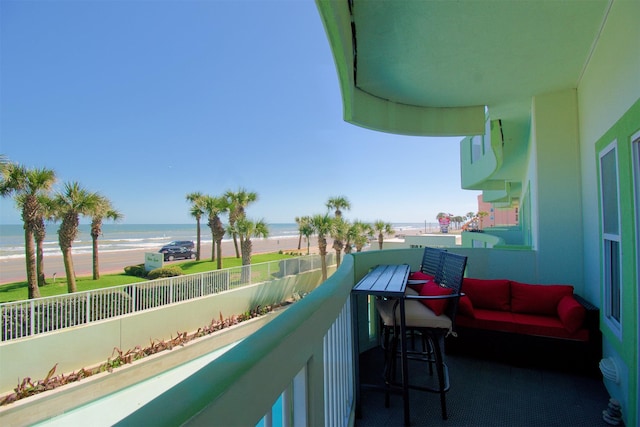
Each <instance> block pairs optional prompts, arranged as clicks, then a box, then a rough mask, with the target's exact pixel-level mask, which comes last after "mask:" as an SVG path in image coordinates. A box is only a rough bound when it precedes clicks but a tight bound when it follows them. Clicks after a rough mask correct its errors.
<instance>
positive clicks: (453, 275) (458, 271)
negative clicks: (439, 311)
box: [435, 252, 467, 322]
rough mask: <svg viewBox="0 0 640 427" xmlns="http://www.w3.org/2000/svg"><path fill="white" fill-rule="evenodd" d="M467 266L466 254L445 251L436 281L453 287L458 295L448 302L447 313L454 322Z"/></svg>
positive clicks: (441, 284)
mask: <svg viewBox="0 0 640 427" xmlns="http://www.w3.org/2000/svg"><path fill="white" fill-rule="evenodd" d="M466 267H467V257H466V256H463V255H458V254H454V253H451V252H443V254H442V260H441V263H440V268H439V269H438V272H437V274H436V278H435V281H436V282H437V283H438V284H439V285H440V286H444V287H447V288H450V289H452V290H453V293H454V294H456V295H457V296H456V297H454V298H451V299H450V300H449V304H447V310H446V314H447V316H449V318H450V319H451V321H452V322H454V321H455V317H456V313H457V312H458V300H459V299H460V292H462V281H463V280H462V279H463V278H464V270H465V268H466Z"/></svg>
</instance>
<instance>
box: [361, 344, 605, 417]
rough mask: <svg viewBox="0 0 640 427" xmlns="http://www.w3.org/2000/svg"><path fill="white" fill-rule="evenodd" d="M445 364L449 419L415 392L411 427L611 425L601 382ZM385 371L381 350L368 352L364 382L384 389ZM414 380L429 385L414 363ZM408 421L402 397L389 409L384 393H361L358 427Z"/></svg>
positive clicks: (435, 402) (431, 399) (467, 362)
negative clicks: (606, 420)
mask: <svg viewBox="0 0 640 427" xmlns="http://www.w3.org/2000/svg"><path fill="white" fill-rule="evenodd" d="M446 361H447V365H448V366H449V377H450V383H451V389H450V390H449V392H448V393H447V408H448V415H449V419H448V420H446V421H444V420H443V419H442V417H441V412H440V397H439V396H438V395H437V394H435V393H428V392H423V391H418V390H410V393H409V396H410V410H411V425H412V426H443V427H444V426H446V427H456V426H509V427H511V426H519V427H529V426H532V427H533V426H536V427H538V426H539V427H552V426H559V427H570V426H576V427H578V426H580V427H585V426H603V427H604V426H609V424H607V423H605V422H604V421H603V419H602V411H603V410H604V409H606V407H607V404H608V402H609V394H608V393H607V391H606V389H605V387H604V384H603V383H602V379H601V378H593V377H587V376H581V375H576V374H570V373H565V372H559V371H553V370H542V369H532V368H525V367H515V366H512V365H508V364H503V363H497V362H493V361H488V360H481V359H474V358H468V357H463V356H458V355H447V356H446ZM382 367H383V355H382V350H381V349H380V348H375V349H373V350H369V351H368V352H365V353H363V354H362V356H361V363H360V372H361V378H362V381H363V383H369V384H371V383H373V384H382ZM409 375H410V378H411V380H410V382H411V383H415V384H423V383H424V382H425V381H429V380H430V379H429V374H428V369H427V365H426V364H425V363H424V362H416V361H410V365H409ZM434 378H435V374H434ZM403 422H404V420H403V409H402V396H401V395H398V394H392V395H391V404H390V407H389V408H385V406H384V393H383V392H380V391H378V390H370V389H364V390H363V391H362V417H361V418H359V419H356V424H355V425H356V426H357V427H365V426H366V427H370V426H371V427H373V426H384V427H395V426H402V425H403Z"/></svg>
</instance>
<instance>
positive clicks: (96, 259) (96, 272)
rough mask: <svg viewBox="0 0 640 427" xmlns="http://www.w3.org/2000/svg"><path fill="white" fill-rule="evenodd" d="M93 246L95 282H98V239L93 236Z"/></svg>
mask: <svg viewBox="0 0 640 427" xmlns="http://www.w3.org/2000/svg"><path fill="white" fill-rule="evenodd" d="M91 244H92V246H93V250H92V258H93V259H92V261H93V280H98V279H99V278H100V266H99V262H98V238H97V237H95V236H91Z"/></svg>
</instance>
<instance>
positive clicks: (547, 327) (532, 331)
mask: <svg viewBox="0 0 640 427" xmlns="http://www.w3.org/2000/svg"><path fill="white" fill-rule="evenodd" d="M513 324H514V326H515V331H514V332H517V333H519V334H524V335H538V336H543V337H552V338H563V339H572V340H578V341H588V340H589V331H588V330H587V329H579V330H577V331H574V332H569V331H568V330H567V329H566V328H565V327H564V325H563V324H562V322H561V321H560V319H559V318H558V317H556V316H540V315H535V314H525V313H513Z"/></svg>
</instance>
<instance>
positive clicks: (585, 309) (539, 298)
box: [447, 278, 602, 373]
mask: <svg viewBox="0 0 640 427" xmlns="http://www.w3.org/2000/svg"><path fill="white" fill-rule="evenodd" d="M573 290H574V289H573V286H570V285H534V284H527V283H520V282H516V281H512V280H506V279H473V278H465V279H464V282H463V285H462V292H463V293H464V294H465V296H463V297H462V298H460V302H459V306H458V313H457V317H456V319H455V325H456V326H455V329H456V332H457V335H458V336H457V337H454V338H452V339H450V340H447V350H448V351H449V352H464V353H474V355H476V356H478V355H485V356H488V357H491V358H497V359H500V360H503V361H508V362H512V363H517V364H521V365H522V364H535V365H544V366H547V367H557V368H562V369H565V368H571V369H572V370H574V369H576V370H580V371H585V372H591V373H593V372H595V371H597V369H598V368H597V366H598V362H599V360H600V358H601V352H602V350H601V335H600V331H599V327H598V324H599V319H598V317H599V311H598V309H597V308H596V307H595V306H593V305H592V304H590V303H588V302H587V301H585V300H584V299H583V298H581V297H580V296H578V295H576V294H574V293H573Z"/></svg>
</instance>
